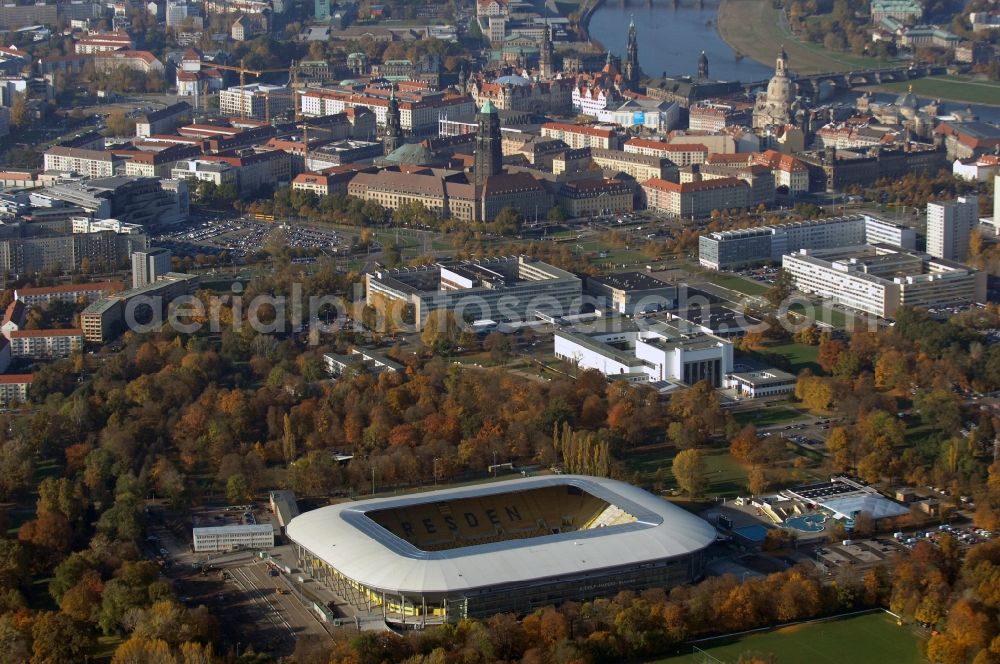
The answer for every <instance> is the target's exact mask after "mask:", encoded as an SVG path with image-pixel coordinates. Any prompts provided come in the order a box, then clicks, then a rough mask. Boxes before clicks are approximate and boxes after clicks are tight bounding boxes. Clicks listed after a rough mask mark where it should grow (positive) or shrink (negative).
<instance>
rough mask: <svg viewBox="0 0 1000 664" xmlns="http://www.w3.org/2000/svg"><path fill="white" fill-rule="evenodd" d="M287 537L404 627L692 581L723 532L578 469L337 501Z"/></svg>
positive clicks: (303, 562)
mask: <svg viewBox="0 0 1000 664" xmlns="http://www.w3.org/2000/svg"><path fill="white" fill-rule="evenodd" d="M286 532H287V535H288V537H289V539H290V540H292V542H293V543H294V545H295V551H296V556H297V558H298V565H299V568H300V569H302V570H303V571H304V572H306V573H307V574H309V575H310V576H312V578H314V579H316V580H317V581H318V582H320V583H324V584H327V585H328V586H329V587H330V588H331V589H332V590H334V591H335V592H336V593H337V594H339V595H340V596H341V597H343V598H344V599H346V600H348V601H349V602H351V604H353V605H354V606H355V607H356V608H357V609H359V610H362V611H365V610H367V611H368V612H371V613H376V614H377V612H378V611H380V610H381V612H382V615H383V617H384V618H385V620H386V622H387V623H389V624H393V625H397V626H403V627H407V626H412V627H420V626H424V625H427V624H437V623H443V622H455V621H457V620H460V619H462V618H465V617H484V616H489V615H493V614H495V613H501V612H527V611H531V610H533V609H534V608H537V607H540V606H545V605H549V604H558V603H560V602H564V601H567V600H578V601H579V600H587V599H593V598H595V597H601V596H610V595H614V594H615V593H617V592H619V591H621V590H628V589H641V588H647V587H652V586H661V587H669V586H674V585H678V584H682V583H689V582H691V581H694V580H696V579H697V578H698V577H700V576H701V575H702V573H703V571H704V566H705V557H706V556H705V549H706V548H707V547H708V546H709V545H710V544H712V542H713V541H715V536H716V533H715V528H714V527H713V526H711V525H710V524H709V523H708V522H706V521H704V520H702V519H700V518H698V517H696V516H694V515H692V514H689V513H688V512H686V511H684V510H683V509H681V508H679V507H677V506H675V505H673V504H671V503H669V502H667V501H665V500H663V499H661V498H658V497H656V496H653V495H651V494H649V493H647V492H645V491H643V490H641V489H638V488H636V487H634V486H631V485H629V484H625V483H624V482H618V481H615V480H609V479H602V478H597V477H587V476H582V475H554V476H540V477H531V478H525V479H517V480H511V481H508V482H500V483H496V484H488V485H482V486H474V487H461V488H454V489H444V490H440V491H430V492H427V493H422V494H417V495H411V496H405V497H398V498H377V499H371V500H363V501H358V502H349V503H342V504H339V505H331V506H328V507H322V508H320V509H317V510H314V511H311V512H306V513H305V514H302V515H300V516H298V517H296V518H295V519H293V520H292V521H291V522H290V523H289V524H288V527H287V530H286Z"/></svg>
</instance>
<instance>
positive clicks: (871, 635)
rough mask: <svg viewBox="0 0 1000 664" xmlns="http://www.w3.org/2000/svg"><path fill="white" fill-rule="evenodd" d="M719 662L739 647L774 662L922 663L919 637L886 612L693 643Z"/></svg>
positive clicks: (699, 662) (682, 661)
mask: <svg viewBox="0 0 1000 664" xmlns="http://www.w3.org/2000/svg"><path fill="white" fill-rule="evenodd" d="M698 645H699V647H700V648H701V649H702V650H703V651H705V652H706V653H708V654H709V655H711V656H712V657H714V658H716V660H717V661H718V662H723V663H725V664H736V662H737V661H738V660H739V658H740V655H741V654H743V653H754V654H760V655H764V656H767V655H773V657H774V658H775V661H776V662H778V663H779V664H800V663H802V664H886V663H887V662H892V664H924V663H925V662H926V660H925V659H924V657H923V655H921V654H920V640H919V639H918V638H917V636H916V635H915V634H914V633H913V632H912V631H910V628H909V627H900V626H898V625H896V620H895V619H894V618H893V617H892V616H890V615H889V614H887V613H881V612H879V613H866V614H864V615H860V616H851V617H850V618H842V619H840V620H826V621H822V622H815V623H809V624H806V625H793V626H791V627H784V628H782V629H778V630H774V631H771V632H758V633H755V634H750V635H747V636H743V637H739V638H736V639H719V640H715V641H706V642H703V643H700V644H698ZM705 662H709V663H712V664H715V663H714V662H713V661H712V659H710V658H706V657H703V656H701V655H680V656H677V657H671V658H669V659H663V660H659V664H703V663H705Z"/></svg>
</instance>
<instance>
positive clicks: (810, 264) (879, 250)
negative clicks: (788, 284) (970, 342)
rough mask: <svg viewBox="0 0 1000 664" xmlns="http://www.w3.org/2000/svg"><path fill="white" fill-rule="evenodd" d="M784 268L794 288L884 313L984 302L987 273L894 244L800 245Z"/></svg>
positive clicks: (787, 257) (888, 315)
mask: <svg viewBox="0 0 1000 664" xmlns="http://www.w3.org/2000/svg"><path fill="white" fill-rule="evenodd" d="M781 265H782V268H783V269H784V271H785V272H786V273H788V274H789V275H790V276H791V278H792V281H793V283H794V285H795V288H796V289H798V290H800V291H802V292H804V293H810V294H813V295H818V296H820V297H823V298H827V299H829V300H831V301H833V302H836V303H839V304H842V305H844V306H847V307H850V308H852V309H856V310H858V311H862V312H865V313H868V314H871V315H874V316H879V317H881V318H892V317H893V316H895V314H896V312H897V311H898V310H899V308H900V307H903V306H909V307H923V308H930V307H935V306H942V305H955V304H962V303H972V302H984V301H985V298H986V274H985V273H983V272H979V271H976V270H973V269H971V268H967V267H966V266H964V265H960V264H958V263H954V262H952V261H947V260H943V259H937V258H933V257H931V256H929V255H927V254H921V253H918V252H914V251H903V250H901V249H893V248H890V247H885V246H879V247H872V246H860V247H845V248H841V249H825V250H812V249H802V250H799V251H797V252H793V253H790V254H786V255H785V256H784V257H783V258H782V263H781Z"/></svg>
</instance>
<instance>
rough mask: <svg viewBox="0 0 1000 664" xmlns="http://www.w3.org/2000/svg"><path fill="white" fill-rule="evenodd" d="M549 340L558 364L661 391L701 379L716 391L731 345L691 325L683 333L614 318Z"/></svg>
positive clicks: (664, 325) (730, 355)
mask: <svg viewBox="0 0 1000 664" xmlns="http://www.w3.org/2000/svg"><path fill="white" fill-rule="evenodd" d="M602 327H603V326H602ZM554 336H555V343H554V352H555V356H556V357H557V358H559V359H561V360H564V361H566V362H569V363H571V364H574V365H576V366H577V367H579V368H581V369H596V370H597V371H600V372H601V373H603V374H604V375H605V376H607V377H608V378H611V379H618V380H626V381H628V382H631V383H654V384H660V387H661V388H662V389H664V390H667V389H671V385H674V386H676V385H679V384H683V385H694V384H695V383H697V382H699V381H702V380H707V381H708V382H709V384H710V385H712V386H714V387H717V388H720V387H723V386H724V384H725V379H726V375H727V374H729V373H730V372H732V369H733V345H732V343H730V342H729V341H727V340H725V339H723V338H721V337H717V336H715V335H713V334H710V333H709V332H708V330H707V328H703V327H700V326H695V325H687V326H686V328H684V329H682V328H681V327H676V326H674V325H670V324H668V323H663V322H659V321H657V322H654V323H651V324H648V325H636V324H634V323H630V322H628V321H624V320H621V319H613V320H611V321H608V323H607V327H603V329H600V330H595V329H584V328H564V329H557V330H556V331H555V334H554Z"/></svg>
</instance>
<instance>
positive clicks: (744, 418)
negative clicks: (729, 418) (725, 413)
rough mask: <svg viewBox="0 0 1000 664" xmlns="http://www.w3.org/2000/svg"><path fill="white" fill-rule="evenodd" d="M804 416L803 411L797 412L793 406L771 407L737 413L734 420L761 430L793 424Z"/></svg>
mask: <svg viewBox="0 0 1000 664" xmlns="http://www.w3.org/2000/svg"><path fill="white" fill-rule="evenodd" d="M802 415H803V412H802V411H800V410H796V409H795V408H792V407H791V406H771V407H769V408H759V409H757V410H744V411H741V412H739V413H736V414H735V415H734V418H735V419H736V421H737V422H739V423H740V424H742V425H745V424H752V425H754V426H755V427H757V428H758V429H759V428H760V427H769V426H774V425H775V424H784V423H785V422H792V421H794V420H797V419H799V418H800V417H802Z"/></svg>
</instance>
